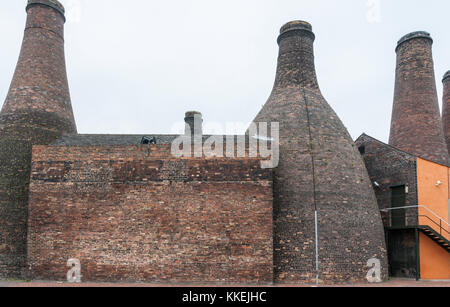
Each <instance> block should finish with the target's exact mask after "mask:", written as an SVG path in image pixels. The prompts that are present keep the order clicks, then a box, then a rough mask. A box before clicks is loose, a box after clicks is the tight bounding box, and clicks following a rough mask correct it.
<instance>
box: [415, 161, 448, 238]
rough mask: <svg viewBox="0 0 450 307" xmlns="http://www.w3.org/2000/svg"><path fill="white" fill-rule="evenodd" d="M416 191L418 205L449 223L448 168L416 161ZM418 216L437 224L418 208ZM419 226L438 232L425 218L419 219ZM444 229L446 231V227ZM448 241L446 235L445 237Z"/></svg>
mask: <svg viewBox="0 0 450 307" xmlns="http://www.w3.org/2000/svg"><path fill="white" fill-rule="evenodd" d="M438 181H441V182H442V184H441V185H440V186H438V187H437V186H436V183H437V182H438ZM417 191H418V200H419V205H421V206H426V207H427V208H428V209H430V210H432V211H434V212H435V213H436V214H437V215H439V216H440V217H441V218H442V219H444V220H445V221H447V222H448V221H449V218H448V210H449V208H448V196H449V195H448V191H449V182H448V167H447V166H444V165H440V164H436V163H433V162H430V161H427V160H423V159H420V158H418V159H417ZM419 215H427V216H429V217H430V218H432V219H433V220H434V221H435V222H437V223H439V219H437V218H435V217H434V216H433V215H431V214H430V213H429V212H427V211H426V210H425V209H423V208H419ZM419 224H421V225H429V226H432V227H433V228H434V229H435V230H436V231H438V232H439V226H437V225H435V224H433V223H432V222H430V220H427V219H426V218H423V217H421V218H419ZM443 227H446V229H447V231H448V230H449V229H448V226H446V225H443ZM445 236H446V237H447V239H449V237H448V235H447V234H446V235H445Z"/></svg>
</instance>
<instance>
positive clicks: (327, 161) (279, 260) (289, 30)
mask: <svg viewBox="0 0 450 307" xmlns="http://www.w3.org/2000/svg"><path fill="white" fill-rule="evenodd" d="M314 39H315V36H314V34H313V32H312V28H311V25H310V24H308V23H306V22H304V21H294V22H290V23H288V24H286V25H285V26H283V27H282V28H281V34H280V36H279V38H278V43H279V47H280V51H279V57H278V67H277V73H276V80H275V85H274V88H273V91H272V93H271V95H270V97H269V99H268V101H267V103H266V104H265V105H264V107H263V109H262V110H261V111H260V113H259V114H258V115H257V116H256V118H255V120H254V122H268V123H270V122H279V123H280V164H279V166H278V168H277V169H276V170H275V173H274V227H275V232H274V277H275V278H274V280H275V282H276V283H302V282H314V281H315V277H316V269H315V255H316V253H315V226H314V211H315V209H317V211H318V236H319V240H318V242H319V272H318V273H319V278H320V281H321V282H324V283H328V282H355V281H363V280H365V277H366V273H367V269H366V264H367V261H368V260H369V259H370V258H373V257H375V258H379V259H380V260H381V264H382V275H383V278H386V277H387V259H386V258H387V256H386V247H385V241H384V230H383V224H382V221H381V217H380V212H379V211H378V206H377V201H376V198H375V194H374V191H373V189H372V185H371V183H370V181H369V177H368V174H367V170H366V168H365V166H364V162H363V160H362V158H361V156H360V154H359V152H358V150H357V148H356V146H355V144H354V143H353V140H352V139H351V137H350V135H349V133H348V132H347V130H346V128H345V127H344V125H343V124H342V122H341V121H340V119H339V118H338V116H337V115H336V113H335V112H334V111H333V110H332V108H331V107H330V106H329V105H328V103H327V102H326V101H325V99H324V98H323V96H322V94H321V92H320V90H319V86H318V83H317V79H316V72H315V66H314V55H313V42H314Z"/></svg>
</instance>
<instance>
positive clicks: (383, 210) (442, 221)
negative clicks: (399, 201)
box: [380, 205, 450, 235]
mask: <svg viewBox="0 0 450 307" xmlns="http://www.w3.org/2000/svg"><path fill="white" fill-rule="evenodd" d="M411 208H424V209H425V210H427V211H428V212H429V213H431V214H432V215H433V216H434V217H436V218H437V219H439V224H438V223H437V222H436V221H434V220H433V219H431V218H430V217H429V216H428V215H419V213H417V216H418V217H425V218H427V219H429V220H430V221H431V222H433V223H434V224H436V225H437V226H438V227H439V234H440V235H442V230H444V231H445V232H446V233H447V234H449V235H450V232H449V231H448V230H447V229H445V228H443V227H442V223H444V224H446V225H447V226H448V227H449V228H450V225H449V223H448V222H447V221H445V220H444V219H443V218H441V217H440V216H439V215H437V214H436V213H435V212H433V211H432V210H430V209H428V208H427V207H426V206H422V205H418V206H405V207H396V208H387V209H381V210H380V211H381V212H389V211H394V210H400V209H411Z"/></svg>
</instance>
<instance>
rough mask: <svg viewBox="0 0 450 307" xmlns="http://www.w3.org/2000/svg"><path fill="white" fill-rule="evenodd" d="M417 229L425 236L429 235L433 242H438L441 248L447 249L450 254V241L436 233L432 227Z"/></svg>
mask: <svg viewBox="0 0 450 307" xmlns="http://www.w3.org/2000/svg"><path fill="white" fill-rule="evenodd" d="M417 229H419V231H421V232H422V233H423V234H425V235H427V237H429V238H430V239H431V240H433V241H434V242H436V243H437V244H438V245H439V246H440V247H442V248H443V249H445V250H446V251H447V252H448V253H450V241H449V240H447V239H446V238H445V237H443V236H442V235H441V234H439V233H438V232H437V231H435V230H434V229H433V228H431V227H430V226H423V225H420V226H417Z"/></svg>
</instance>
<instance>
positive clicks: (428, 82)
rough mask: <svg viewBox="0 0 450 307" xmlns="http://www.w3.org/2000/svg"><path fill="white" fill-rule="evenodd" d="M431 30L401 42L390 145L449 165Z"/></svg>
mask: <svg viewBox="0 0 450 307" xmlns="http://www.w3.org/2000/svg"><path fill="white" fill-rule="evenodd" d="M432 44H433V40H432V39H431V36H430V34H429V33H426V32H413V33H410V34H408V35H406V36H404V37H403V38H402V39H401V40H400V41H399V42H398V46H397V49H396V52H397V68H396V79H395V93H394V105H393V110H392V120H391V132H390V137H389V144H390V145H392V146H394V147H396V148H398V149H401V150H404V151H406V152H409V153H411V154H413V155H416V156H419V157H422V158H424V159H427V160H431V161H435V162H437V163H440V164H444V165H447V163H448V151H447V146H446V143H445V138H444V130H443V126H442V121H441V116H440V111H439V102H438V95H437V90H436V80H435V74H434V62H433V56H432Z"/></svg>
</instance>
